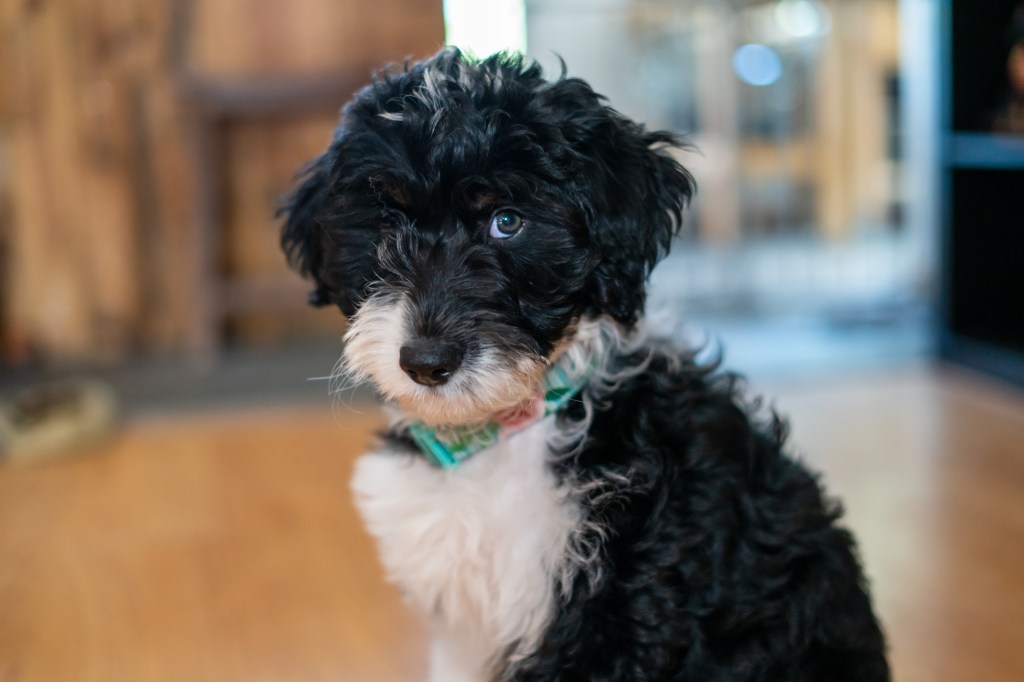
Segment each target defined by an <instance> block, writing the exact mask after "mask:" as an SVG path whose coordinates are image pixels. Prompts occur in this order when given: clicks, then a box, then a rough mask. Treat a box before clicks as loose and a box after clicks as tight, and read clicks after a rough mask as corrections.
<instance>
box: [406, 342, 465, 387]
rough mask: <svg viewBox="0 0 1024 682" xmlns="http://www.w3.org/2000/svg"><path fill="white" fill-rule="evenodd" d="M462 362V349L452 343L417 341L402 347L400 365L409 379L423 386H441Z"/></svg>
mask: <svg viewBox="0 0 1024 682" xmlns="http://www.w3.org/2000/svg"><path fill="white" fill-rule="evenodd" d="M461 362H462V348H461V347H460V346H459V345H458V344H455V343H452V342H450V341H441V340H438V339H417V340H416V341H410V342H409V343H407V344H405V345H404V346H402V349H401V350H400V351H399V352H398V364H399V366H400V367H401V368H402V371H403V372H405V373H406V374H408V375H409V378H410V379H412V380H413V381H415V382H416V383H417V384H422V385H423V386H440V385H441V384H443V383H445V382H447V381H448V379H449V378H450V377H451V375H452V374H454V373H455V370H457V369H458V368H459V364H460V363H461Z"/></svg>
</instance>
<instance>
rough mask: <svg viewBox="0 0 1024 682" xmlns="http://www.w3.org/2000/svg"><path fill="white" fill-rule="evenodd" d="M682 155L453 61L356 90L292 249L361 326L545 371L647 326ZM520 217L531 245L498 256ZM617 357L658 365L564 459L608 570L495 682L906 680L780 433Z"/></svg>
mask: <svg viewBox="0 0 1024 682" xmlns="http://www.w3.org/2000/svg"><path fill="white" fill-rule="evenodd" d="M680 144H681V141H680V140H678V139H677V138H676V137H675V136H673V135H672V134H670V133H665V132H650V131H647V130H645V129H644V128H643V127H642V126H641V125H638V124H636V123H634V122H632V121H629V120H627V119H626V118H624V117H623V116H621V115H620V114H619V113H617V112H616V111H615V110H613V109H611V108H610V107H608V106H607V105H606V104H605V103H604V101H603V99H602V98H601V97H600V96H599V95H597V94H596V93H595V92H594V91H593V90H592V89H591V88H590V87H589V86H588V85H587V84H586V83H584V82H583V81H581V80H578V79H573V78H566V77H565V76H564V75H563V76H562V77H561V78H559V79H557V80H554V81H551V82H549V81H546V80H544V79H543V78H542V75H541V72H540V69H539V68H538V67H537V66H536V65H534V64H531V63H528V62H525V61H523V60H522V59H521V58H519V57H516V56H508V55H497V56H494V57H491V58H488V59H486V60H483V61H480V62H475V61H472V60H468V59H466V58H465V57H463V56H462V55H461V54H459V53H458V52H457V51H455V50H445V51H443V52H441V53H440V54H439V55H437V56H435V57H434V58H432V59H430V60H427V61H425V62H422V63H419V64H414V65H411V66H410V65H407V66H406V67H405V68H404V69H402V70H400V71H397V72H389V73H385V74H382V75H381V76H380V77H379V78H378V79H376V80H375V81H374V82H373V83H372V84H370V85H369V86H367V87H366V88H364V89H363V90H362V91H360V92H359V93H357V94H356V96H355V98H354V99H353V101H352V102H351V103H350V104H349V105H348V106H347V107H346V108H345V109H344V112H343V116H342V120H341V123H340V125H339V126H338V129H337V132H336V134H335V137H334V139H333V141H332V142H331V144H330V147H329V148H328V150H327V152H326V153H325V154H324V155H323V156H321V157H320V158H319V159H317V160H316V161H314V162H313V164H312V165H311V166H310V167H309V168H308V169H307V171H306V173H305V175H304V177H303V180H302V182H301V185H300V187H299V188H298V190H297V191H296V192H295V194H294V195H293V197H292V198H291V200H290V201H289V203H288V204H287V205H286V206H285V207H284V212H285V213H286V214H287V220H286V223H285V226H284V230H283V234H282V244H283V246H284V248H285V250H286V251H287V253H288V255H289V257H290V259H291V261H292V263H293V264H294V265H295V266H296V267H297V268H298V269H299V270H301V271H302V272H303V273H305V274H307V275H310V276H311V277H312V278H313V280H314V282H315V284H316V290H315V291H314V294H313V296H312V298H311V300H312V301H313V302H314V303H316V304H325V303H332V304H335V305H337V306H338V307H340V309H341V310H342V311H343V312H344V313H345V314H346V315H349V316H351V315H353V314H355V313H356V312H357V311H358V310H359V309H360V306H361V305H362V304H363V303H364V302H365V301H366V300H367V299H368V298H370V297H372V296H373V295H375V293H379V292H380V291H384V292H388V293H389V294H392V293H396V292H397V294H396V295H401V296H404V297H405V298H406V299H407V300H408V301H410V306H411V310H412V313H411V314H412V315H413V318H412V321H411V325H412V327H413V329H412V330H411V332H412V333H414V334H418V335H420V336H423V337H431V338H433V337H443V338H446V339H449V338H450V339H455V340H456V341H457V342H458V343H460V344H462V345H463V346H464V347H465V348H467V349H468V352H469V353H470V354H472V348H473V344H474V343H479V340H480V339H481V338H483V339H485V340H486V341H487V343H488V344H489V345H490V346H492V347H498V348H501V349H502V350H503V352H504V353H505V354H506V355H507V356H508V357H510V358H513V359H514V358H515V357H517V356H518V355H519V354H522V353H532V354H534V355H536V356H538V357H547V356H549V355H550V354H551V353H552V352H553V349H554V348H555V347H556V346H557V344H558V343H559V342H560V341H562V340H564V339H565V338H566V335H567V334H568V333H569V332H570V331H571V330H572V329H573V328H574V325H576V324H577V323H578V322H579V320H580V319H582V318H587V317H597V316H608V317H611V318H614V319H615V320H617V321H618V323H619V324H621V325H622V326H623V327H624V328H627V329H628V328H630V327H631V326H632V325H633V324H634V323H635V322H636V320H637V317H638V315H639V314H640V313H641V312H642V310H643V307H644V285H645V282H646V278H647V276H648V274H649V273H650V270H651V268H652V267H653V265H654V264H655V263H656V261H657V260H658V259H659V258H660V257H661V256H662V255H663V254H664V253H665V252H666V250H667V249H668V247H669V243H670V241H671V239H672V237H673V235H674V234H675V233H676V232H677V231H678V229H679V226H680V223H681V219H682V212H683V209H684V207H685V205H686V203H687V201H688V200H689V198H690V196H691V194H692V192H693V189H694V185H693V180H692V178H691V176H690V174H689V173H688V172H687V171H686V170H685V169H684V168H683V167H682V166H681V165H679V163H678V162H677V161H676V160H675V159H674V157H673V156H672V155H671V153H670V151H671V148H672V147H678V146H679V145H680ZM509 207H514V208H515V210H516V211H517V212H518V213H519V214H520V215H522V217H523V219H524V221H525V222H526V224H527V228H525V229H524V236H525V237H526V238H520V237H515V238H510V239H507V240H502V241H501V242H496V241H495V240H493V239H489V238H488V231H487V225H488V221H489V220H491V217H492V216H493V215H495V212H496V211H499V210H503V209H506V208H509ZM615 363H617V366H618V367H620V368H627V367H636V366H640V365H642V364H644V363H649V364H647V366H646V369H645V371H643V372H639V373H629V374H630V376H631V378H629V379H628V380H624V381H623V382H622V383H620V384H619V385H618V386H617V388H616V390H615V391H614V392H613V393H611V394H609V395H606V396H602V397H601V399H600V400H595V401H592V402H591V403H590V404H591V405H592V406H593V408H594V412H593V414H590V415H585V414H584V413H583V407H582V404H580V403H576V404H572V405H570V406H569V407H568V408H566V409H565V410H564V411H563V412H562V413H561V414H560V416H559V417H558V418H559V419H561V420H562V421H563V423H564V424H565V425H566V428H571V425H572V424H575V423H581V422H583V421H585V420H586V419H590V421H589V427H588V430H587V432H586V433H585V434H584V441H583V442H582V444H579V443H577V447H576V449H574V451H573V452H571V453H569V452H561V453H553V456H552V464H551V466H552V467H554V468H555V470H556V473H557V475H558V476H560V477H561V478H562V480H563V481H565V482H566V483H567V484H568V485H571V486H573V487H575V488H576V489H577V490H579V491H581V492H580V496H581V500H580V502H581V506H582V508H583V509H584V510H585V516H586V518H585V519H584V522H585V525H584V528H585V529H586V531H585V532H586V533H588V534H589V536H587V537H584V538H582V544H583V545H584V546H586V547H590V548H594V549H595V552H596V556H595V557H594V559H593V561H591V562H590V563H589V564H588V565H587V566H586V567H584V568H583V569H582V570H580V571H579V573H578V574H577V575H576V577H575V582H574V583H573V585H572V588H571V590H570V591H569V593H567V594H563V595H562V596H561V597H562V598H561V601H560V602H559V604H558V605H557V610H556V613H554V614H553V615H552V621H551V623H550V625H549V627H548V628H547V630H546V634H545V636H544V637H543V638H542V641H541V643H540V645H539V647H538V648H537V649H536V650H535V651H533V653H532V655H530V656H528V657H526V658H525V659H522V660H517V661H515V662H511V661H506V662H504V663H503V664H499V668H501V669H500V670H499V671H498V672H497V678H496V679H507V680H515V681H519V682H535V681H536V682H540V681H553V680H569V681H571V680H593V681H608V682H611V681H615V680H621V681H627V680H629V681H632V682H641V681H645V680H650V681H654V680H659V681H660V680H677V681H680V682H683V681H694V682H696V681H700V682H714V681H723V682H724V681H726V680H728V681H730V682H843V681H849V682H853V681H855V680H856V681H858V682H882V681H884V680H888V679H889V674H888V667H887V664H886V661H885V645H884V641H883V637H882V634H881V631H880V629H879V626H878V625H877V622H876V620H875V618H874V615H873V614H872V610H871V605H870V601H869V598H868V593H867V588H866V586H865V582H864V578H863V576H862V573H861V570H860V567H859V565H858V561H857V558H856V552H855V547H854V543H853V539H852V538H851V536H850V534H849V533H848V532H847V531H846V530H844V529H842V528H841V527H839V526H838V525H837V524H836V522H837V519H838V518H839V516H840V509H839V507H838V505H837V504H835V503H834V502H831V501H829V500H827V499H826V498H825V497H824V496H823V493H822V491H821V488H820V486H819V484H818V482H817V480H816V479H815V477H814V476H813V475H811V474H810V473H808V471H807V470H806V469H805V468H804V467H803V466H801V465H800V464H799V463H797V462H795V461H794V460H792V459H791V458H789V457H787V456H786V455H785V454H784V439H785V427H784V425H783V424H782V422H781V421H780V420H778V419H776V418H771V419H766V420H764V421H763V422H762V421H758V420H757V419H756V418H753V417H751V416H750V415H751V414H753V412H754V411H753V410H751V409H749V408H748V406H746V405H745V404H744V402H743V401H742V398H741V397H740V390H739V388H740V384H739V382H738V381H737V380H736V379H735V378H734V377H732V376H731V375H727V374H721V373H718V372H716V371H713V370H712V369H710V368H702V367H700V366H698V365H697V364H696V363H694V362H693V360H692V357H691V356H689V355H686V354H685V353H681V352H679V351H676V350H672V349H670V348H668V347H656V348H646V349H644V350H642V351H637V354H635V355H625V356H622V357H618V358H616V359H615V360H614V363H613V366H612V367H611V368H610V371H611V373H612V374H615V373H616V364H615ZM391 439H392V443H393V445H395V447H396V448H400V447H410V448H411V447H412V446H411V444H410V443H409V441H408V438H407V437H406V435H405V434H404V432H402V431H401V430H399V431H396V432H394V433H392V434H391ZM480 456H486V455H480Z"/></svg>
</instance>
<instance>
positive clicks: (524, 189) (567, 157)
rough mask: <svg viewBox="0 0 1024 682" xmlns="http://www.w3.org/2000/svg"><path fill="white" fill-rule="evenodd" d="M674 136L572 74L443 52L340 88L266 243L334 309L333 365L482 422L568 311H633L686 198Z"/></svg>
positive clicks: (517, 386)
mask: <svg viewBox="0 0 1024 682" xmlns="http://www.w3.org/2000/svg"><path fill="white" fill-rule="evenodd" d="M675 147H678V140H677V138H676V137H674V136H673V135H672V134H670V133H666V132H649V131H646V130H645V129H644V128H643V126H641V125H638V124H636V123H634V122H632V121H630V120H628V119H626V118H625V117H623V116H622V115H621V114H619V113H618V112H616V111H615V110H613V109H611V108H610V107H608V106H607V105H606V104H605V103H604V101H603V98H602V97H601V96H600V95H598V94H596V93H595V92H594V91H593V90H592V89H591V88H590V86H588V85H587V84H586V83H585V82H583V81H581V80H579V79H575V78H565V77H564V76H563V77H562V78H559V79H558V80H554V81H550V82H549V81H547V80H545V79H544V78H543V77H542V75H541V71H540V68H539V67H538V66H537V65H535V64H533V63H529V62H526V61H524V60H523V59H522V58H520V57H518V56H511V55H495V56H493V57H490V58H488V59H485V60H483V61H476V60H471V59H468V58H466V57H464V56H463V55H461V54H460V53H459V52H458V51H456V50H453V49H447V50H445V51H442V52H441V53H439V54H438V55H436V56H434V57H432V58H431V59H428V60H426V61H423V62H420V63H417V64H414V65H412V66H407V67H406V68H405V69H403V70H402V71H401V72H397V73H387V74H384V75H382V76H381V77H379V78H378V79H377V80H376V81H375V82H373V83H372V84H370V85H369V86H367V87H366V88H364V89H363V90H361V91H360V92H358V93H357V94H356V95H355V97H354V98H353V100H352V102H350V103H349V104H348V105H347V106H346V107H345V109H344V111H343V114H342V118H341V122H340V124H339V125H338V128H337V130H336V132H335V135H334V139H333V141H332V142H331V144H330V147H329V148H328V150H327V152H326V153H325V154H324V155H323V156H321V157H319V158H318V159H316V160H315V161H314V162H313V163H312V164H311V165H310V166H309V168H308V169H307V170H306V173H305V176H304V177H303V179H302V182H301V184H300V186H299V187H298V189H297V190H296V191H295V193H294V194H293V195H292V197H291V198H290V200H289V201H288V203H287V204H286V206H285V208H284V211H285V212H286V213H287V220H286V222H285V225H284V231H283V235H282V244H283V246H284V248H285V250H286V251H287V253H288V255H289V258H290V260H291V262H292V263H293V265H295V266H296V267H297V268H298V269H299V270H301V271H302V272H303V274H306V275H308V276H310V277H311V278H312V279H313V280H314V281H315V283H316V289H315V290H314V292H313V294H312V299H311V300H312V302H313V303H314V304H318V305H324V304H334V305H337V306H338V307H339V308H340V309H341V310H342V312H343V313H344V314H345V315H346V316H348V317H349V318H350V327H349V332H348V334H347V343H346V349H345V362H346V364H347V367H348V369H349V370H350V371H352V372H354V373H355V374H356V375H358V376H361V377H363V378H369V379H371V380H372V381H373V383H374V384H376V387H377V388H378V389H379V390H380V392H381V393H382V394H383V395H384V396H385V397H386V398H388V399H389V400H391V401H394V402H397V403H398V404H400V405H401V406H402V407H403V408H405V409H407V410H408V411H410V412H412V413H414V414H415V415H416V416H417V417H419V418H420V419H422V420H424V421H426V422H429V423H434V424H457V423H470V422H480V421H485V420H487V419H488V418H490V417H491V416H493V415H494V414H496V413H499V412H501V411H503V410H509V409H515V408H516V407H517V406H520V405H522V404H524V401H528V400H529V399H530V398H531V397H532V396H533V395H535V393H536V391H537V389H538V386H539V380H540V377H541V376H542V375H543V373H544V371H545V368H546V367H547V366H548V364H549V362H550V361H551V359H552V358H553V357H554V356H555V355H557V354H558V353H559V352H560V350H561V349H562V348H563V347H564V345H565V343H566V342H567V341H568V340H569V339H571V337H572V335H573V333H574V330H575V329H576V327H577V324H578V323H579V321H580V320H581V319H584V318H588V317H598V316H610V317H611V318H614V319H615V320H617V321H618V322H619V323H620V324H622V325H625V326H627V327H629V326H632V325H633V324H634V323H635V322H636V320H637V316H638V314H639V313H640V312H641V311H642V309H643V305H644V298H645V294H644V289H645V282H646V279H647V276H648V274H649V273H650V270H651V268H652V267H653V266H654V264H655V262H656V261H657V260H658V259H659V258H660V257H661V256H662V255H663V254H664V253H665V252H666V250H667V249H668V246H669V242H670V240H671V238H672V236H673V235H674V234H675V232H676V231H677V230H678V228H679V226H680V223H681V219H682V211H683V208H684V206H685V204H686V202H687V201H688V199H689V197H690V195H691V193H692V191H693V181H692V178H691V176H690V174H689V173H688V172H687V171H686V170H685V169H684V168H683V167H682V166H680V165H679V163H677V162H676V161H675V160H674V159H673V157H672V156H671V155H670V153H669V152H670V150H671V149H672V148H675Z"/></svg>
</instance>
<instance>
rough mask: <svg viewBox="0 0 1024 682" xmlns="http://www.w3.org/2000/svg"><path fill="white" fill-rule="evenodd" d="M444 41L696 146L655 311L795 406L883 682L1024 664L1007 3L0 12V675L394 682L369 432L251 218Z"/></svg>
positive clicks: (717, 2) (394, 645)
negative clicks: (874, 600) (536, 73)
mask: <svg viewBox="0 0 1024 682" xmlns="http://www.w3.org/2000/svg"><path fill="white" fill-rule="evenodd" d="M446 43H447V44H454V45H458V46H459V47H461V48H462V49H464V50H466V51H469V52H472V53H474V54H477V55H479V56H484V55H487V54H490V53H491V52H493V51H496V50H502V49H510V50H519V51H523V52H525V53H526V54H528V55H529V56H531V57H533V58H535V59H537V60H539V61H540V62H541V64H542V65H543V66H544V68H545V71H546V72H547V73H548V74H549V75H551V76H554V75H557V74H558V73H559V71H560V68H561V66H560V63H559V59H560V58H561V59H564V61H565V64H566V68H567V70H568V73H569V75H572V76H579V77H582V78H585V79H587V80H588V81H589V82H590V83H591V84H592V85H593V86H594V87H595V89H596V90H597V91H599V92H602V93H604V94H605V95H607V96H608V97H609V99H610V101H611V103H612V104H613V105H614V106H615V107H616V108H618V109H619V110H621V111H622V112H623V113H625V114H626V115H628V116H630V117H632V118H634V119H637V120H640V121H643V122H645V123H646V124H647V125H648V126H649V127H651V128H657V129H661V128H665V129H670V130H674V131H677V132H680V133H683V134H685V135H687V136H688V137H689V138H690V139H691V140H692V142H693V143H694V146H695V150H696V151H695V152H693V153H691V154H688V155H687V157H686V158H685V159H684V163H685V164H686V165H687V166H688V167H690V168H691V170H692V171H693V172H694V174H695V176H696V178H697V182H698V185H699V194H698V197H697V199H696V201H695V203H694V205H693V206H692V207H691V210H690V212H689V214H688V219H687V222H686V224H685V227H684V230H683V234H681V235H680V237H679V238H678V240H677V243H676V244H675V246H674V249H673V251H672V253H671V254H670V256H669V257H668V258H667V259H666V261H665V262H664V263H663V264H662V265H660V266H659V267H658V268H657V269H656V271H655V273H654V275H653V277H652V287H653V289H652V296H651V300H650V306H649V308H650V309H649V315H650V318H651V320H652V326H654V327H655V328H656V329H658V330H659V331H661V332H663V333H668V334H672V335H674V336H676V337H678V338H679V339H680V340H681V341H684V342H690V343H708V344H709V347H710V349H711V350H710V352H714V350H715V348H717V347H718V346H719V345H720V346H721V347H723V348H724V355H725V361H726V364H727V365H728V366H729V367H731V368H735V369H738V370H739V371H741V372H743V373H746V374H748V375H749V376H750V379H751V384H752V387H753V390H754V391H755V392H757V393H763V394H766V395H767V396H769V398H770V399H771V400H772V401H773V403H774V404H775V405H777V406H778V407H779V409H780V410H781V411H783V412H785V413H787V414H790V415H791V416H792V417H793V421H794V448H795V449H796V450H797V451H798V452H799V453H800V454H801V455H803V454H804V453H806V458H807V459H808V461H809V462H810V463H811V464H812V466H815V467H817V468H819V469H821V470H822V471H824V472H825V474H826V480H828V482H829V486H830V489H832V490H833V491H834V492H836V493H838V494H840V495H841V496H842V497H844V498H845V499H846V500H847V506H848V509H849V519H850V523H851V525H852V526H853V527H854V529H855V530H856V531H857V532H858V534H859V535H860V536H861V541H862V545H863V549H864V555H865V563H866V565H867V568H868V573H869V575H871V577H872V580H873V582H874V584H875V588H876V595H877V596H878V599H879V610H880V612H881V615H882V617H883V620H884V621H886V623H887V624H888V626H889V630H890V637H891V639H892V642H893V657H894V664H895V666H896V670H897V672H898V673H899V675H898V676H897V679H905V680H947V679H948V680H954V679H957V680H959V679H985V680H1011V679H1013V680H1017V679H1021V678H1022V677H1024V657H1022V656H1021V655H1020V654H1011V653H1010V652H1013V651H1018V652H1019V651H1022V650H1024V625H1022V624H1024V587H1021V586H1020V585H1019V581H1018V580H1017V576H1018V575H1019V573H1020V571H1022V570H1024V545H1021V543H1020V542H1013V543H1007V542H1005V541H1006V539H1007V536H1010V537H1016V538H1018V539H1019V538H1020V537H1024V535H1022V533H1024V445H1022V443H1024V394H1022V392H1021V386H1024V258H1022V256H1021V254H1022V253H1024V218H1022V217H1021V210H1020V209H1021V204H1020V201H1021V200H1020V197H1021V196H1022V191H1024V137H1022V135H1024V5H1021V4H1020V3H1019V2H1018V1H1017V0H985V2H978V1H977V0H490V1H489V2H476V1H474V0H446V1H445V2H442V0H375V1H374V2H363V1H361V0H289V1H288V2H283V1H281V0H204V1H203V2H197V1H194V0H176V1H171V0H6V1H5V2H4V3H3V4H2V5H0V604H2V605H3V606H2V607H0V679H3V680H8V679H10V680H47V681H53V680H62V679H68V680H72V679H74V680H83V679H96V680H122V679H123V680H150V679H153V680H156V679H161V680H162V679H167V680H180V679H200V678H202V679H224V680H229V679H246V680H254V679H268V680H274V679H278V680H279V679H290V680H299V679H303V680H305V679H325V680H326V679H331V680H390V679H396V680H397V679H422V674H421V673H422V669H423V661H424V655H425V654H424V651H425V649H424V647H425V644H424V642H425V638H424V635H423V632H422V626H421V625H420V624H419V623H417V622H416V621H415V620H414V619H413V618H412V617H411V616H409V615H408V614H406V613H405V611H404V610H403V609H402V607H401V606H400V604H399V603H398V597H397V596H396V595H394V593H393V591H392V590H390V588H388V587H387V586H386V585H384V584H383V582H382V579H381V577H380V575H379V573H380V570H379V568H378V567H377V565H376V563H375V561H374V558H373V556H374V555H373V548H372V546H371V545H370V543H369V542H368V540H367V539H366V537H365V535H364V534H363V532H362V530H361V528H360V525H359V523H358V521H357V520H356V519H355V518H354V515H353V513H352V510H351V508H350V505H349V503H348V501H347V499H346V493H345V481H346V480H347V476H348V468H349V467H350V466H351V461H352V458H353V457H354V456H356V455H357V454H358V453H359V452H360V451H361V450H362V449H364V448H365V447H366V445H367V444H368V443H369V442H370V440H371V438H372V433H373V431H374V429H375V428H377V427H379V426H380V424H381V423H382V421H381V418H380V416H379V415H378V414H377V413H376V411H375V408H374V407H373V405H372V401H370V400H368V396H367V395H364V393H363V392H362V391H360V390H359V389H356V390H354V391H351V392H346V393H344V394H342V395H331V394H330V387H329V382H328V381H327V380H326V378H327V377H329V375H330V374H331V371H332V367H333V365H334V362H335V360H336V359H337V357H338V355H339V353H340V338H341V335H342V334H343V331H344V321H343V320H342V318H341V316H340V314H337V313H336V312H331V311H326V310H314V309H309V308H307V307H306V306H305V300H306V292H307V290H308V288H309V287H308V284H306V283H304V282H302V281H301V280H300V279H299V277H298V276H297V275H295V274H294V273H291V272H289V271H288V269H287V267H286V266H285V262H284V258H283V256H282V254H281V253H280V249H279V246H278V232H279V225H278V223H277V221H276V220H275V215H274V214H275V209H276V206H277V205H278V201H279V200H280V198H281V197H282V196H283V195H284V194H286V193H287V192H288V190H289V187H290V186H291V182H292V180H293V178H294V176H295V173H296V171H297V169H298V168H300V167H301V166H302V165H303V164H304V163H305V162H306V161H308V160H310V159H311V158H313V157H314V156H316V155H317V154H319V153H320V152H321V151H322V150H323V149H324V148H325V147H326V145H327V143H328V141H329V140H330V136H331V131H332V129H333V127H334V125H335V123H336V121H337V115H338V110H339V107H340V106H341V105H342V104H343V103H344V102H345V101H346V100H347V98H348V97H350V96H351V94H352V93H353V92H354V91H355V90H356V89H358V88H359V87H361V86H362V85H363V84H365V82H366V81H367V80H368V77H369V75H370V74H371V73H372V72H374V71H375V70H377V69H379V68H380V67H381V66H382V65H384V64H387V63H396V62H401V61H402V60H403V59H405V58H409V57H411V58H420V57H425V56H428V55H430V54H432V53H433V52H435V51H436V50H437V49H438V48H440V47H441V46H442V45H444V44H446ZM979 633H981V634H979ZM406 642H407V643H408V644H406Z"/></svg>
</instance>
